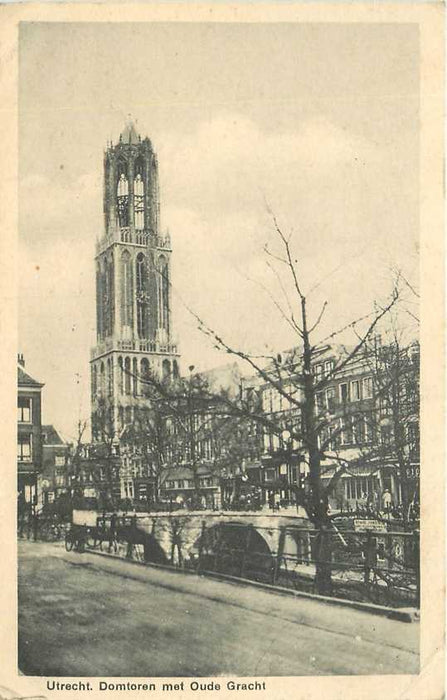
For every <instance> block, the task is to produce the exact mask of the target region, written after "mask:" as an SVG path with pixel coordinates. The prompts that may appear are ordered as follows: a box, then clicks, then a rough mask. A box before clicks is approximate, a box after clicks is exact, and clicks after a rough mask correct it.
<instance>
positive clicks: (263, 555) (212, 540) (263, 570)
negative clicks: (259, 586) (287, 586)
mask: <svg viewBox="0 0 447 700" xmlns="http://www.w3.org/2000/svg"><path fill="white" fill-rule="evenodd" d="M191 552H192V554H193V555H194V556H197V557H198V558H199V559H200V568H201V569H202V570H206V571H215V572H218V573H225V574H229V575H232V576H243V577H246V578H252V579H255V580H257V581H269V580H270V578H271V573H272V570H273V567H274V563H275V559H274V552H273V551H272V548H271V546H269V543H268V542H267V540H266V538H265V537H264V536H263V534H261V532H260V531H259V530H258V529H257V528H256V526H255V525H253V524H252V523H250V522H247V521H244V520H231V521H228V520H218V521H217V522H214V523H210V524H209V525H208V527H206V528H205V529H204V530H203V532H202V533H201V535H200V536H199V537H198V539H197V540H196V542H195V543H194V545H193V547H192V550H191Z"/></svg>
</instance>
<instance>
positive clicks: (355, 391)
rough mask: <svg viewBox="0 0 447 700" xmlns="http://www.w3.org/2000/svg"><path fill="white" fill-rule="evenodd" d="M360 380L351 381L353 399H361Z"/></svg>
mask: <svg viewBox="0 0 447 700" xmlns="http://www.w3.org/2000/svg"><path fill="white" fill-rule="evenodd" d="M360 398H361V396H360V382H359V381H358V380H355V381H353V382H351V401H360Z"/></svg>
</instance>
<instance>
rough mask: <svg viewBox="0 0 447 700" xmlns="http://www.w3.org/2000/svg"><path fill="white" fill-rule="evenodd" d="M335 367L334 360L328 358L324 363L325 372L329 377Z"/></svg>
mask: <svg viewBox="0 0 447 700" xmlns="http://www.w3.org/2000/svg"><path fill="white" fill-rule="evenodd" d="M333 369H334V360H326V362H325V363H324V374H325V376H326V377H327V376H328V375H329V374H330V373H331V372H332V370H333Z"/></svg>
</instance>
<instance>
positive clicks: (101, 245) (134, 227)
mask: <svg viewBox="0 0 447 700" xmlns="http://www.w3.org/2000/svg"><path fill="white" fill-rule="evenodd" d="M95 264H96V326H97V342H96V346H95V347H94V348H93V350H92V353H91V403H92V437H93V440H94V441H96V442H98V441H99V442H101V441H104V440H108V439H112V438H113V437H115V438H116V439H118V438H119V436H120V434H121V432H122V430H123V428H124V427H125V426H126V425H127V424H131V423H132V422H133V419H134V412H135V410H137V409H138V407H139V406H141V405H142V404H144V402H145V384H144V380H145V378H147V377H148V376H149V375H150V374H151V373H155V374H157V375H158V376H163V377H169V376H176V375H177V374H178V370H179V368H178V360H179V356H178V353H177V347H176V345H175V343H174V341H173V328H172V316H171V282H170V280H171V243H170V237H169V234H168V233H166V234H162V232H161V229H160V204H159V186H158V162H157V156H156V153H155V151H154V149H153V146H152V144H151V142H150V140H149V139H148V138H144V139H141V136H139V135H138V134H137V132H136V129H135V126H134V124H133V123H131V122H129V123H127V124H126V127H125V128H124V130H123V132H122V133H121V135H120V137H119V142H118V143H117V144H109V145H108V147H107V149H106V151H105V154H104V232H103V235H102V237H101V238H100V240H99V241H98V243H97V249H96V258H95Z"/></svg>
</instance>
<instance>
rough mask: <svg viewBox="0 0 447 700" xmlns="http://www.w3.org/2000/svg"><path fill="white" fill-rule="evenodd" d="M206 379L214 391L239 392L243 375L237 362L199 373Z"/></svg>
mask: <svg viewBox="0 0 447 700" xmlns="http://www.w3.org/2000/svg"><path fill="white" fill-rule="evenodd" d="M198 374H199V376H201V377H204V378H205V379H206V380H207V381H208V383H209V386H210V388H211V389H212V390H214V391H220V390H222V389H229V390H233V391H234V390H237V389H238V388H239V386H240V384H241V380H242V373H241V370H240V368H239V366H238V364H237V362H231V363H228V364H225V365H220V366H218V367H213V368H212V369H208V370H205V371H203V372H199V373H198Z"/></svg>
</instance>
